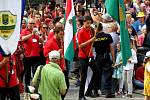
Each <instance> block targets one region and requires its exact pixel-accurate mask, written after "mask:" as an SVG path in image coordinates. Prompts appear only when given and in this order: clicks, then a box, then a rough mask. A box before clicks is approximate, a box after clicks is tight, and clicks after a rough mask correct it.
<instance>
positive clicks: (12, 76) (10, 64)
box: [0, 0, 25, 100]
mask: <svg viewBox="0 0 150 100" xmlns="http://www.w3.org/2000/svg"><path fill="white" fill-rule="evenodd" d="M8 2H10V0H1V1H0V100H5V99H6V97H8V96H9V97H8V99H10V100H20V94H19V88H18V78H17V75H16V63H15V59H14V56H13V54H14V52H15V51H16V49H17V45H18V41H19V38H20V37H19V35H20V27H21V26H20V25H21V15H22V11H23V8H24V6H25V4H24V3H25V0H11V3H8Z"/></svg>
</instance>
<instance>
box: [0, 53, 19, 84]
mask: <svg viewBox="0 0 150 100" xmlns="http://www.w3.org/2000/svg"><path fill="white" fill-rule="evenodd" d="M0 55H1V54H0ZM11 59H12V60H13V61H15V59H14V57H13V56H12V58H11ZM1 61H2V59H1ZM15 63H16V62H14V64H13V66H12V73H11V75H10V80H9V87H14V86H16V85H18V83H19V81H18V78H17V74H16V65H15ZM6 67H8V73H10V63H9V62H7V63H6V64H3V65H2V66H1V69H0V76H1V77H0V87H6V84H5V82H6V79H7V78H6ZM2 77H3V79H2Z"/></svg>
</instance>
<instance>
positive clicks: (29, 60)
mask: <svg viewBox="0 0 150 100" xmlns="http://www.w3.org/2000/svg"><path fill="white" fill-rule="evenodd" d="M39 60H40V58H39V57H25V58H24V67H25V70H24V71H25V86H26V92H29V91H28V87H27V86H29V85H30V81H31V68H32V73H33V75H34V74H35V71H36V69H37V67H38V66H39V65H40V61H39Z"/></svg>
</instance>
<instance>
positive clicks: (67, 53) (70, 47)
mask: <svg viewBox="0 0 150 100" xmlns="http://www.w3.org/2000/svg"><path fill="white" fill-rule="evenodd" d="M65 19H66V22H65V30H64V32H65V34H64V57H65V59H67V60H68V61H70V62H72V61H73V58H74V53H75V52H74V47H75V43H76V42H75V34H76V32H77V27H76V18H75V11H74V4H73V0H66V17H65Z"/></svg>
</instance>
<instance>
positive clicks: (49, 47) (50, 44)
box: [44, 36, 65, 71]
mask: <svg viewBox="0 0 150 100" xmlns="http://www.w3.org/2000/svg"><path fill="white" fill-rule="evenodd" d="M59 49H61V43H60V42H59V41H57V40H56V38H55V36H53V37H51V39H50V40H48V41H47V42H46V43H45V45H44V56H45V57H47V61H46V63H49V57H48V54H49V52H51V51H53V50H59ZM60 67H61V69H62V71H64V70H65V59H64V55H63V53H62V54H61V65H60Z"/></svg>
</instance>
